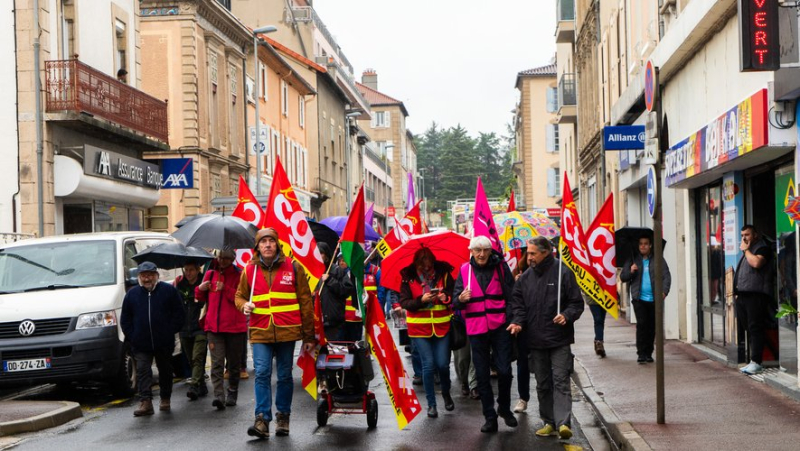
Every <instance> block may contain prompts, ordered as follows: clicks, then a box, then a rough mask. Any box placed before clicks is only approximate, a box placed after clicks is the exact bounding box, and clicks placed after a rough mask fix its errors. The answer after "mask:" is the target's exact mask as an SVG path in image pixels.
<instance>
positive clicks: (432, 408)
mask: <svg viewBox="0 0 800 451" xmlns="http://www.w3.org/2000/svg"><path fill="white" fill-rule="evenodd" d="M428 418H439V411H438V410H436V406H430V407H428Z"/></svg>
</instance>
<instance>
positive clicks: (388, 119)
mask: <svg viewBox="0 0 800 451" xmlns="http://www.w3.org/2000/svg"><path fill="white" fill-rule="evenodd" d="M383 126H384V127H391V126H392V116H391V114H390V113H389V112H388V111H387V112H385V113H383Z"/></svg>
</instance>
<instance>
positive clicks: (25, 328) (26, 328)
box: [19, 319, 36, 337]
mask: <svg viewBox="0 0 800 451" xmlns="http://www.w3.org/2000/svg"><path fill="white" fill-rule="evenodd" d="M35 330H36V325H35V324H33V321H31V320H29V319H26V320H25V321H23V322H21V323H19V334H20V335H22V336H23V337H30V336H31V335H33V331H35Z"/></svg>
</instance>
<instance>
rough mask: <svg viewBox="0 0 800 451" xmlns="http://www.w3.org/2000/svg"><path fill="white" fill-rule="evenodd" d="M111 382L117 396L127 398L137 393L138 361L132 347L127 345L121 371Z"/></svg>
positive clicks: (112, 389)
mask: <svg viewBox="0 0 800 451" xmlns="http://www.w3.org/2000/svg"><path fill="white" fill-rule="evenodd" d="M109 382H110V385H111V391H112V392H113V393H114V395H115V396H120V397H126V398H127V397H129V396H133V394H134V393H136V362H135V361H134V360H133V354H131V350H130V347H128V346H125V350H124V351H123V354H122V363H121V364H120V368H119V371H118V372H117V375H116V376H115V377H114V378H112V379H111V380H110V381H109Z"/></svg>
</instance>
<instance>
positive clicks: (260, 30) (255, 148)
mask: <svg viewBox="0 0 800 451" xmlns="http://www.w3.org/2000/svg"><path fill="white" fill-rule="evenodd" d="M276 31H278V28H277V27H275V26H273V25H267V26H265V27H261V28H256V29H255V30H253V60H254V61H255V63H254V64H253V73H254V74H255V77H254V79H255V81H256V82H255V85H256V86H255V89H254V94H255V101H256V137H255V142H254V143H251V145H252V146H253V151H254V152H255V153H256V196H260V195H261V159H262V158H263V155H261V146H259V144H261V127H260V125H261V114H260V112H259V108H258V106H259V103H261V102H260V101H259V100H258V86H259V85H260V84H261V77H260V75H261V74H260V73H259V71H260V67H259V65H258V62H259V61H258V44H260V43H261V44H263V43H264V41H263V40H261V39H260V38H259V37H258V35H260V34H267V33H273V32H276ZM264 89H267V87H266V86H264Z"/></svg>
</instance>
